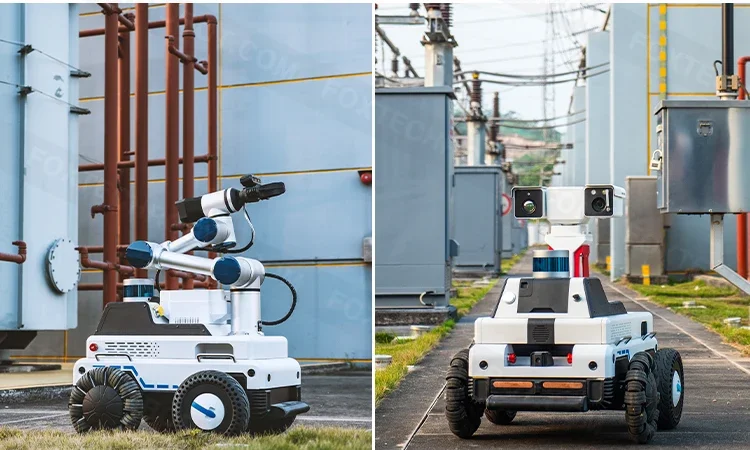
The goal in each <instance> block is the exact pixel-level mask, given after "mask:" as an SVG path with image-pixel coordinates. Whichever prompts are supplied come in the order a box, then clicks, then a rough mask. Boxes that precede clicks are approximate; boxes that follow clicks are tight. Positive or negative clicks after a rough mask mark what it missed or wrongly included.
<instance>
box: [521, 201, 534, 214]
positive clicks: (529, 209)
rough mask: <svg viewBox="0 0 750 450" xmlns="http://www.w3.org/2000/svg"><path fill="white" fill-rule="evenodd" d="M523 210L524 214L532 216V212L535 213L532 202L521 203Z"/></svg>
mask: <svg viewBox="0 0 750 450" xmlns="http://www.w3.org/2000/svg"><path fill="white" fill-rule="evenodd" d="M523 210H524V211H526V214H534V211H536V203H534V202H533V201H532V200H526V201H525V202H523Z"/></svg>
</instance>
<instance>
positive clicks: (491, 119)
mask: <svg viewBox="0 0 750 450" xmlns="http://www.w3.org/2000/svg"><path fill="white" fill-rule="evenodd" d="M585 112H586V110H585V109H584V110H581V111H576V112H574V113H571V114H565V115H564V116H557V117H548V118H547V119H546V120H548V121H549V120H558V119H567V118H568V117H573V116H575V115H578V114H583V113H585ZM487 120H489V121H491V122H493V121H496V120H494V119H493V118H491V117H490V118H489V119H487ZM544 121H545V119H502V118H501V119H500V120H497V122H500V123H503V122H531V123H539V122H544Z"/></svg>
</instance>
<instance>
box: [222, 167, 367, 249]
mask: <svg viewBox="0 0 750 450" xmlns="http://www.w3.org/2000/svg"><path fill="white" fill-rule="evenodd" d="M271 181H283V182H284V183H285V184H286V193H285V194H284V195H281V196H279V197H275V198H272V199H270V200H267V201H262V202H260V203H254V204H251V205H248V208H247V209H248V212H249V213H250V217H251V218H252V220H253V225H254V226H255V231H256V232H257V236H258V237H257V240H256V241H255V244H254V245H253V247H252V248H251V249H250V251H249V252H248V253H247V254H248V255H250V256H252V257H253V258H257V259H260V260H262V261H299V260H308V261H312V260H342V259H346V260H362V239H363V238H364V237H365V236H370V235H371V234H372V196H371V194H372V188H371V187H370V186H365V185H363V184H362V182H361V181H360V179H359V174H358V173H357V171H346V172H334V173H320V174H299V175H283V176H282V175H280V176H274V177H270V176H269V177H264V178H263V182H271ZM223 183H224V186H227V187H228V186H237V185H239V180H224V181H223ZM230 183H231V184H230ZM232 219H233V221H234V225H235V232H236V234H237V245H238V246H243V245H244V244H245V242H247V241H248V240H249V239H250V230H249V228H248V227H247V224H246V222H245V218H244V217H243V216H242V215H241V214H235V215H234V216H232Z"/></svg>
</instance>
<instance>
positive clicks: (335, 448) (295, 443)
mask: <svg viewBox="0 0 750 450" xmlns="http://www.w3.org/2000/svg"><path fill="white" fill-rule="evenodd" d="M371 447H372V434H371V432H370V431H369V430H357V429H349V428H332V427H326V428H313V427H306V426H299V425H298V426H295V427H294V428H292V429H290V430H289V431H287V432H286V433H284V434H281V435H276V436H260V437H252V436H250V435H243V436H238V437H225V436H218V435H215V434H210V433H200V432H197V431H196V430H191V431H183V432H179V433H174V434H170V433H164V434H160V433H149V432H143V431H141V432H137V431H114V432H108V431H97V432H92V433H86V434H75V433H73V432H67V431H61V430H33V431H32V430H20V429H17V428H5V427H0V448H4V449H19V450H22V449H39V448H54V449H92V450H94V449H96V450H99V449H117V450H128V449H133V450H143V449H181V450H182V449H185V450H192V449H196V450H197V449H203V448H222V449H224V448H242V449H246V450H261V449H262V450H292V449H309V450H313V449H315V450H317V449H332V450H355V449H356V450H360V449H369V448H371Z"/></svg>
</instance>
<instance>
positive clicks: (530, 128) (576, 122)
mask: <svg viewBox="0 0 750 450" xmlns="http://www.w3.org/2000/svg"><path fill="white" fill-rule="evenodd" d="M585 121H586V119H585V118H583V119H579V120H576V121H575V122H568V123H564V124H560V125H548V126H539V127H517V126H514V125H505V124H502V125H500V126H501V127H504V128H513V129H517V130H549V129H552V128H559V127H567V126H569V125H575V124H578V123H583V122H585Z"/></svg>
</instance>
